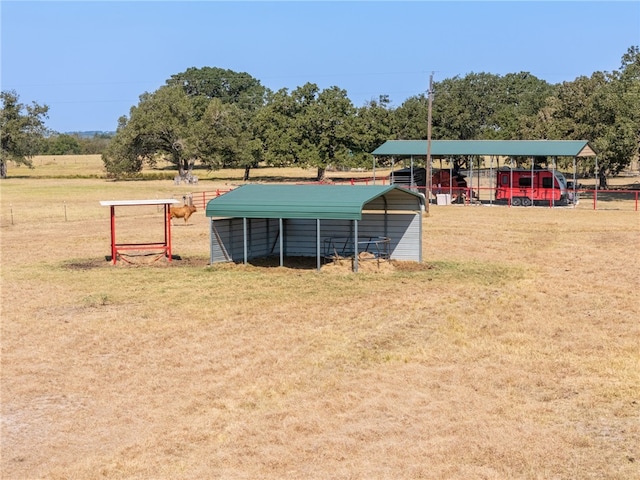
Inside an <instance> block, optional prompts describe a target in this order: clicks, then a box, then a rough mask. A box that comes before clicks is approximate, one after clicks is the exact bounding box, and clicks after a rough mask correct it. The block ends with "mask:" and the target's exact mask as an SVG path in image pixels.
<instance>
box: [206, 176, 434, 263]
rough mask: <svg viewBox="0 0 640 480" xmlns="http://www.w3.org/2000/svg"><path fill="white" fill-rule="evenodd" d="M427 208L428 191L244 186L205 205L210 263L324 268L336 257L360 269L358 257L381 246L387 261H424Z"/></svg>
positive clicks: (384, 188)
mask: <svg viewBox="0 0 640 480" xmlns="http://www.w3.org/2000/svg"><path fill="white" fill-rule="evenodd" d="M423 210H424V196H423V195H422V194H420V193H416V192H413V191H410V190H406V189H404V188H400V187H398V186H395V185H386V186H376V185H371V186H346V185H345V186H342V185H341V186H337V185H254V184H250V185H244V186H242V187H239V188H237V189H235V190H232V191H231V192H228V193H226V194H224V195H221V196H220V197H217V198H215V199H213V200H211V201H209V202H208V203H207V207H206V210H205V213H206V215H207V217H210V218H211V232H210V233H211V235H210V239H211V263H218V262H225V261H234V262H238V261H244V262H245V263H246V262H247V261H248V260H250V259H253V258H258V257H265V256H270V255H278V254H279V255H280V259H281V264H283V259H284V257H285V256H315V257H316V258H317V265H318V268H320V263H321V260H322V259H323V258H325V257H327V256H330V255H331V254H336V253H337V254H344V255H345V256H353V257H354V258H355V264H356V267H355V269H357V257H358V253H361V252H362V251H364V250H365V249H368V248H370V247H372V246H373V248H375V249H378V248H379V246H380V245H381V242H384V243H385V255H386V256H387V257H388V258H389V259H393V258H395V259H405V260H415V261H421V259H422V253H421V252H422V247H421V245H422V212H423ZM337 246H339V248H338V247H337ZM338 250H339V251H338ZM376 253H379V252H376Z"/></svg>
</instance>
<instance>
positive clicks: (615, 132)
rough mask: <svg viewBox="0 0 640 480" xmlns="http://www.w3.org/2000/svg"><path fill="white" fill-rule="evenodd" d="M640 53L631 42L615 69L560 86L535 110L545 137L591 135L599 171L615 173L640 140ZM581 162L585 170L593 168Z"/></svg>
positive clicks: (627, 161) (581, 137)
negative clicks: (543, 104) (620, 62)
mask: <svg viewBox="0 0 640 480" xmlns="http://www.w3.org/2000/svg"><path fill="white" fill-rule="evenodd" d="M639 99H640V54H639V50H638V47H631V48H630V49H629V50H628V51H627V53H626V54H625V55H624V56H623V58H622V66H621V69H620V70H619V71H614V72H612V73H606V72H595V73H593V74H592V75H591V77H586V76H582V77H578V78H577V79H575V80H574V81H573V82H564V83H563V84H562V85H560V86H558V88H557V94H556V95H555V96H553V97H551V98H549V99H548V101H547V103H546V105H545V107H543V108H542V109H541V110H540V112H539V115H538V119H539V127H538V128H539V129H541V130H542V133H543V134H544V138H552V139H572V140H589V141H590V142H591V143H592V145H593V146H594V148H595V150H596V152H597V153H598V167H599V168H598V169H599V174H601V175H607V174H617V173H619V172H620V171H621V170H623V169H624V168H627V167H628V166H629V164H630V163H631V161H632V159H633V158H637V155H638V151H639V148H640V147H639V145H640V107H639V106H638V105H640V103H639ZM594 168H595V163H594V164H588V165H587V164H584V165H583V171H584V173H594Z"/></svg>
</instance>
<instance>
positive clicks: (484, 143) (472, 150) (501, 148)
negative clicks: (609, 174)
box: [371, 140, 596, 157]
mask: <svg viewBox="0 0 640 480" xmlns="http://www.w3.org/2000/svg"><path fill="white" fill-rule="evenodd" d="M371 153H372V154H373V155H375V156H412V155H413V156H418V155H426V154H427V141H426V140H387V141H386V142H385V143H383V144H382V145H380V146H379V147H378V148H376V149H375V150H374V151H373V152H371ZM431 155H432V156H434V157H442V156H455V155H496V156H505V157H594V156H596V153H595V152H594V150H593V148H592V147H591V145H590V144H589V142H588V141H586V140H432V141H431Z"/></svg>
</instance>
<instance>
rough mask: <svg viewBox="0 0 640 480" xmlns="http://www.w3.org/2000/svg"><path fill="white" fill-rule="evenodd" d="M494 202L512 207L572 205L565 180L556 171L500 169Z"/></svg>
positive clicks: (571, 197)
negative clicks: (508, 204)
mask: <svg viewBox="0 0 640 480" xmlns="http://www.w3.org/2000/svg"><path fill="white" fill-rule="evenodd" d="M496 202H502V203H510V204H511V205H513V206H514V207H517V206H520V205H522V206H525V207H528V206H530V205H536V204H537V205H568V204H569V203H572V202H573V195H572V192H570V191H569V189H568V188H567V179H566V178H565V176H564V175H563V174H562V173H560V172H558V171H557V170H547V169H534V170H530V169H521V168H514V169H501V170H498V173H497V178H496Z"/></svg>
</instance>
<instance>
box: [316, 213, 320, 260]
mask: <svg viewBox="0 0 640 480" xmlns="http://www.w3.org/2000/svg"><path fill="white" fill-rule="evenodd" d="M316 265H317V267H318V271H320V219H319V218H317V219H316Z"/></svg>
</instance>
